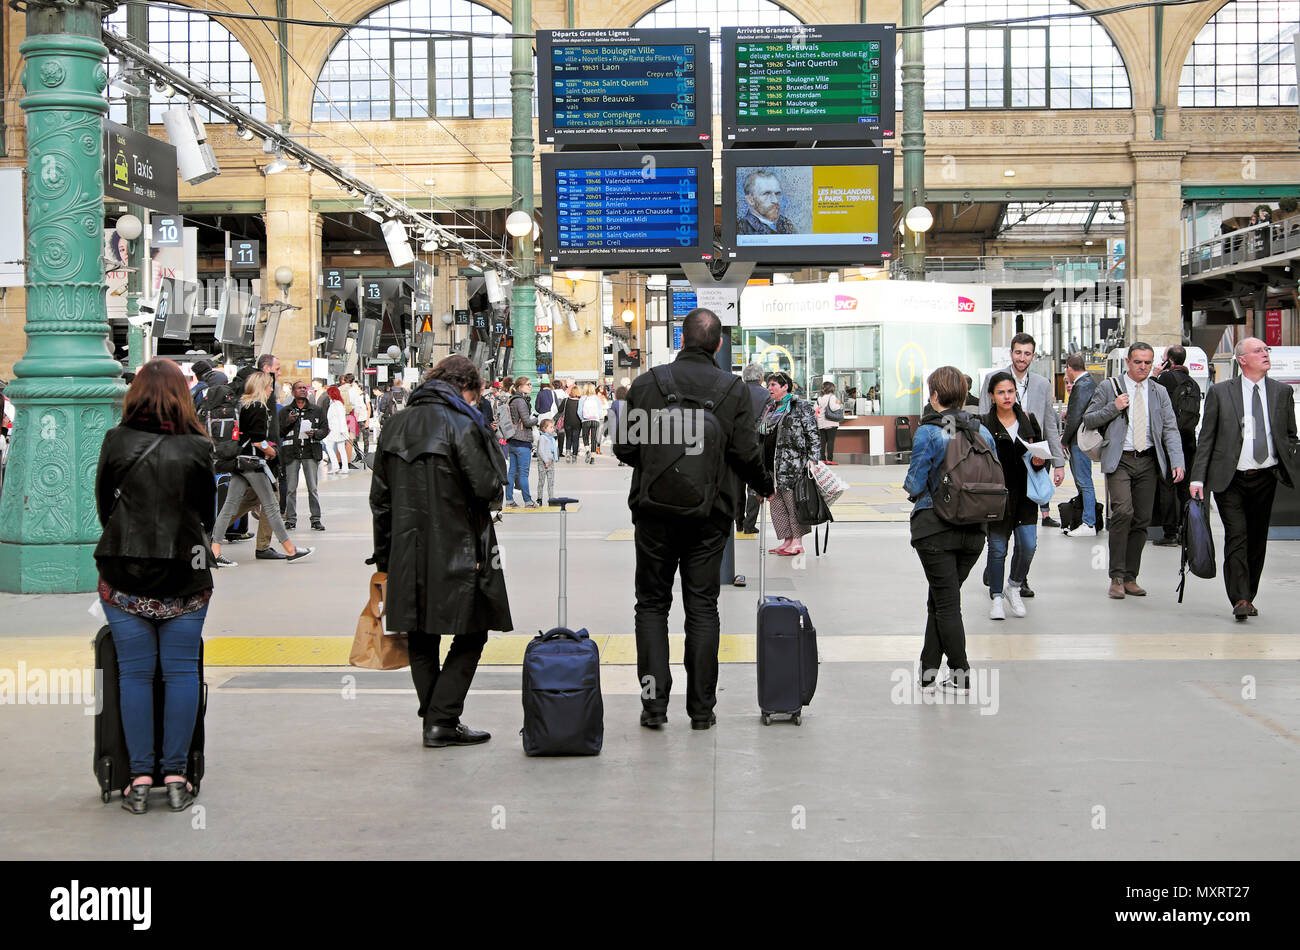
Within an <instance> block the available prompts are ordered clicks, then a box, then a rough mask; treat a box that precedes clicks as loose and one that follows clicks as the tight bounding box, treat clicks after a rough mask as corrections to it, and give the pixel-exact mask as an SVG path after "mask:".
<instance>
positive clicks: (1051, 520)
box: [1043, 515, 1061, 528]
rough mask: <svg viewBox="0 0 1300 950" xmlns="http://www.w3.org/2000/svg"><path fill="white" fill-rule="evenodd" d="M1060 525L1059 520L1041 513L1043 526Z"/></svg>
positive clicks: (1055, 526)
mask: <svg viewBox="0 0 1300 950" xmlns="http://www.w3.org/2000/svg"><path fill="white" fill-rule="evenodd" d="M1060 526H1061V522H1059V521H1057V520H1056V519H1055V518H1053V517H1052V516H1051V515H1043V527H1044V528H1059V527H1060Z"/></svg>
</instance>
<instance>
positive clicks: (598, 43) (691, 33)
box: [537, 28, 712, 145]
mask: <svg viewBox="0 0 1300 950" xmlns="http://www.w3.org/2000/svg"><path fill="white" fill-rule="evenodd" d="M537 60H538V69H539V72H540V76H539V78H538V91H539V95H538V125H539V131H540V133H541V138H542V141H543V142H545V143H547V144H552V143H558V144H560V145H564V144H570V143H576V142H582V141H587V142H591V141H600V142H601V143H602V144H627V143H648V142H653V141H661V142H672V143H681V142H701V141H703V142H707V141H709V139H710V138H711V127H712V100H711V90H710V70H709V35H708V30H706V29H694V28H692V29H671V30H541V31H539V32H538V34H537Z"/></svg>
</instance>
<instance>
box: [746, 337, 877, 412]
mask: <svg viewBox="0 0 1300 950" xmlns="http://www.w3.org/2000/svg"><path fill="white" fill-rule="evenodd" d="M742 333H743V338H744V339H743V350H744V353H745V362H746V363H753V362H756V363H758V364H759V365H760V366H762V367H763V372H764V373H772V372H777V371H780V372H784V373H788V374H790V377H791V378H792V379H793V380H794V381H795V382H797V383H798V384H799V386H800V387H801V390H802V392H803V393H804V394H805V395H807V396H809V397H810V398H816V396H817V395H818V394H819V393H820V392H821V386H822V381H823V380H824V379H825V378H826V377H830V378H832V379H833V380H834V381H835V386H836V391H837V392H839V393H840V395H841V397H843V395H844V394H845V393H847V391H848V390H849V389H851V388H852V389H856V390H857V393H858V396H859V397H860V398H861V399H863V400H866V399H867V398H868V396H867V394H868V392H870V391H872V390H873V389H875V390H878V389H879V384H880V369H879V367H880V343H881V339H880V338H881V334H880V327H879V326H849V327H797V328H795V327H791V328H781V327H778V328H772V329H757V330H749V329H743V330H742ZM845 408H846V410H848V411H849V412H854V410H855V409H857V410H858V411H857V413H856V414H865V412H866V411H867V407H866V406H865V405H862V406H861V408H860V409H858V407H857V406H854V407H849V406H846V407H845Z"/></svg>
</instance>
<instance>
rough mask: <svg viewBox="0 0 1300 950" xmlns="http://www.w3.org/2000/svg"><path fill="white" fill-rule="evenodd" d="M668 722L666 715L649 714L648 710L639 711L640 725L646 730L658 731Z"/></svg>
mask: <svg viewBox="0 0 1300 950" xmlns="http://www.w3.org/2000/svg"><path fill="white" fill-rule="evenodd" d="M667 722H668V714H667V713H657V712H651V711H650V710H648V709H643V710H641V725H643V726H645V727H646V728H647V729H658V728H659V727H660V726H662V725H665V724H666V723H667Z"/></svg>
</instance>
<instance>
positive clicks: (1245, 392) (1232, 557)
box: [1191, 337, 1300, 621]
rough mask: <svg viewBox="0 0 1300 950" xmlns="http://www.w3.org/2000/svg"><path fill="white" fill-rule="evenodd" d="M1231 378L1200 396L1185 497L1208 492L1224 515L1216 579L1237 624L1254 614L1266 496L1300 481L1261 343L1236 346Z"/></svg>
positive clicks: (1283, 405)
mask: <svg viewBox="0 0 1300 950" xmlns="http://www.w3.org/2000/svg"><path fill="white" fill-rule="evenodd" d="M1236 357H1237V363H1238V364H1239V365H1240V366H1241V376H1240V378H1238V379H1231V380H1225V381H1224V382H1222V383H1215V384H1214V385H1213V386H1211V387H1210V391H1209V392H1208V393H1207V394H1206V396H1205V410H1204V412H1203V414H1202V416H1201V433H1200V437H1199V439H1198V442H1197V450H1196V463H1195V465H1193V466H1192V485H1191V497H1193V498H1204V497H1205V492H1206V491H1207V490H1208V491H1212V492H1214V501H1215V504H1216V505H1218V508H1219V517H1220V518H1221V519H1222V520H1223V533H1224V541H1223V583H1224V586H1226V587H1227V589H1228V600H1229V601H1230V602H1231V603H1232V615H1233V616H1234V617H1236V618H1237V620H1238V621H1242V620H1245V619H1246V618H1247V617H1255V616H1258V614H1259V611H1258V610H1256V609H1255V595H1256V594H1258V593H1259V578H1260V575H1261V574H1262V573H1263V572H1264V553H1265V550H1266V548H1267V545H1268V522H1269V518H1270V516H1271V515H1272V512H1273V495H1274V493H1275V492H1276V491H1277V483H1278V482H1279V481H1281V482H1282V483H1283V484H1284V485H1286V486H1287V487H1288V488H1290V487H1293V486H1295V485H1296V484H1297V482H1298V481H1300V459H1297V451H1298V450H1300V446H1298V445H1297V441H1296V421H1295V402H1294V396H1293V395H1292V392H1291V387H1290V386H1286V385H1283V384H1282V383H1279V382H1277V381H1276V380H1272V379H1269V378H1268V371H1269V369H1270V368H1271V366H1272V362H1271V360H1270V357H1269V349H1268V347H1267V346H1265V345H1264V341H1262V340H1258V339H1256V338H1255V337H1248V338H1247V339H1245V340H1242V341H1241V342H1240V343H1238V344H1237V348H1236Z"/></svg>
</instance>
